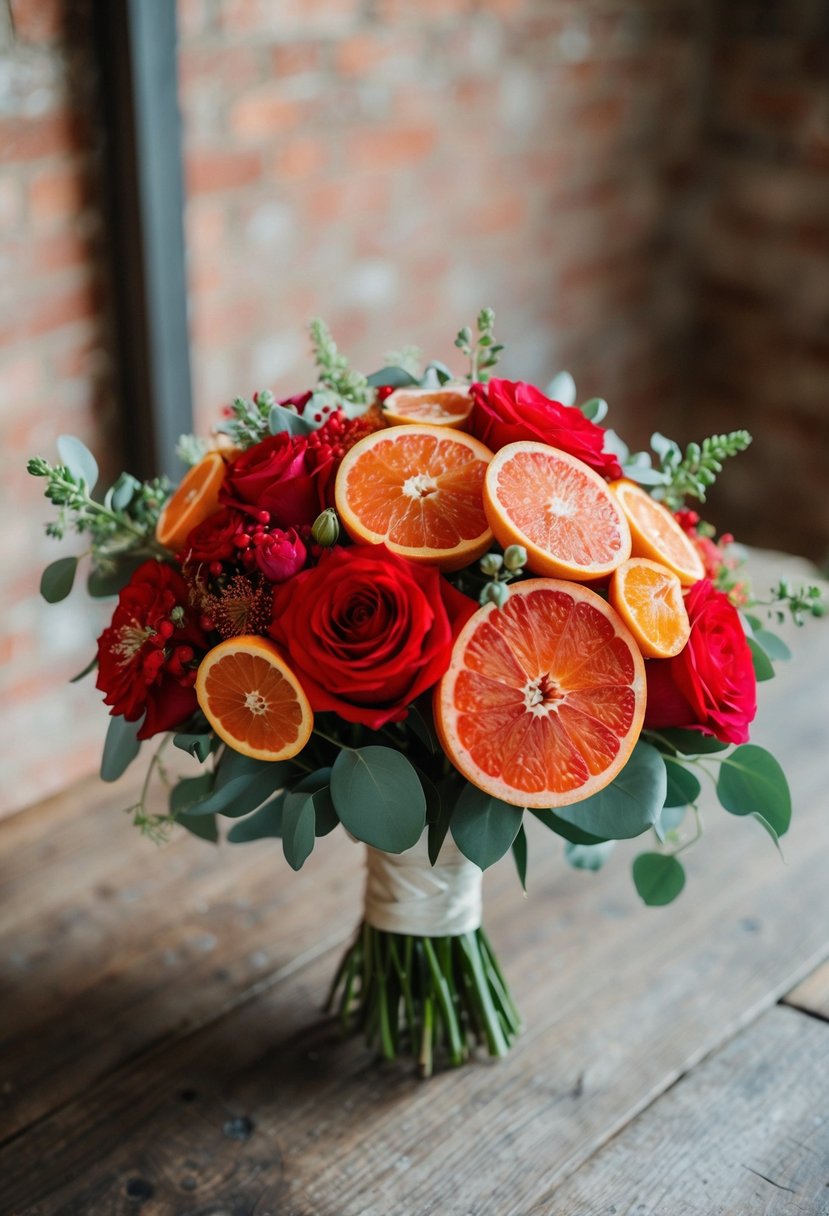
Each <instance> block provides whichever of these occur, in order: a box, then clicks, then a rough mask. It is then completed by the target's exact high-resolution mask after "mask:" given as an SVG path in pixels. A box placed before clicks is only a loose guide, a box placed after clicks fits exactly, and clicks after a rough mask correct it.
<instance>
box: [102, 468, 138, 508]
mask: <svg viewBox="0 0 829 1216" xmlns="http://www.w3.org/2000/svg"><path fill="white" fill-rule="evenodd" d="M140 488H141V482H140V481H137V480H136V478H135V477H133V476H132V474H131V473H122V474H121V476H120V477H119V478H118V480H117V481H116V482H115V484H114V485H113V487H112V489H111V490H110V491H109V493H108V494H107V496H106V502H107V505H108V506H110V507H112V509H113V511H123V510H124V509H125V508H126V507H128V506H129V505H130V503H131V502H132V500H133V497H134V495H135V491H136V490H139V489H140Z"/></svg>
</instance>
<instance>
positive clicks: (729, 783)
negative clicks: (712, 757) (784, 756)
mask: <svg viewBox="0 0 829 1216" xmlns="http://www.w3.org/2000/svg"><path fill="white" fill-rule="evenodd" d="M717 797H718V798H719V800H720V803H721V805H722V806H723V807H724V808H725V810H727V811H728V812H729V813H730V814H732V815H753V816H754V817H755V818H757V819H759V820H760V821H761V822H762V824H763V827H765V828H766V830H767V831H770V834H771V835H772V838H773V839H775V840H776V839H777V838H778V837H780V836H783V835H784V834H785V833H786V832H787V831H788V828H789V824H790V823H791V818H792V799H791V794H790V792H789V784H788V782H787V780H786V776H785V774H784V772H783V770H782V768H781V767H780V765H779V764H778V762H777V760H775V758H774V756H772V754H771V753H770V752H767V751H766V750H765V748H762V747H758V746H757V745H756V744H754V743H745V744H743V745H742V746H741V747H736V748H735V749H734V751H733V752H732V753H731V755H730V756H728V757H726V758H724V759H723V760H722V761H721V764H720V772H719V776H718V778H717Z"/></svg>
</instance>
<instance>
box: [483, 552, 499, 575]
mask: <svg viewBox="0 0 829 1216" xmlns="http://www.w3.org/2000/svg"><path fill="white" fill-rule="evenodd" d="M479 564H480V567H481V573H482V574H486V575H488V576H489V577H490V578H492V576H493V574H497V573H498V571H499V570H500V569H501V567H502V566H503V564H504V559H503V557H501V554H500V553H485V554H484V555H483V557H482V558H481V560H480V563H479Z"/></svg>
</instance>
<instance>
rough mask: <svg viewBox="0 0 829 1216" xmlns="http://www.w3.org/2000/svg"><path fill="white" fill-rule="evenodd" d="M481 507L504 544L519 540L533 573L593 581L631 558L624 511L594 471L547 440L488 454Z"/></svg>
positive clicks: (525, 441)
mask: <svg viewBox="0 0 829 1216" xmlns="http://www.w3.org/2000/svg"><path fill="white" fill-rule="evenodd" d="M484 506H485V508H486V514H487V519H488V520H489V523H490V527H491V528H492V531H493V532H494V533H495V536H496V538H497V539H498V540H499V541H500V542H501V544H502V545H503V546H504V548H506V547H507V546H508V545H523V546H524V548H525V549H526V550H527V555H528V560H527V565H528V566H529V568H530V570H532V571H533V573H535V574H549V575H552V576H553V577H556V578H572V579H577V580H578V579H583V580H588V581H589V580H593V579H598V578H602V577H604V576H605V575H606V574H610V572H611V570H614V569H615V568H616V567H617V566H619V565H621V563H622V562H623V561H625V560H626V559H627V558H628V557H629V556H630V529H629V528H628V525H627V520H626V519H625V516H624V512H623V511H622V508H621V507H620V506H619V503H618V502H617V501H616V499H615V497H614V495H613V493H612V492H611V490H610V489H609V488H608V485H607V482H606V481H604V479H603V478H602V477H600V476H599V474H598V473H595V472H594V471H593V469H590V468H588V467H587V465H586V464H584V463H583V462H582V461H581V460H577V459H576V457H575V456H570V455H568V454H567V453H566V452H561V451H559V450H558V448H551V447H548V446H547V445H546V444H544V443H534V442H531V441H529V440H522V441H521V442H519V443H509V444H507V445H506V447H503V448H501V450H500V451H499V452H498V454H497V455H496V456H495V457H493V459H492V461H491V463H490V465H489V468H488V469H487V473H486V479H485V482H484Z"/></svg>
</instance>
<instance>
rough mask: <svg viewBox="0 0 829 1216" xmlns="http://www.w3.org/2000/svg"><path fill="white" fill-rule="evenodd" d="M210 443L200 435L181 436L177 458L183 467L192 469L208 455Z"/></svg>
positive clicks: (177, 446) (177, 444)
mask: <svg viewBox="0 0 829 1216" xmlns="http://www.w3.org/2000/svg"><path fill="white" fill-rule="evenodd" d="M208 450H209V448H208V443H207V440H206V439H202V438H201V436H200V435H179V437H178V442H177V443H176V456H178V458H179V460H180V461H181V463H182V464H183V465H186V466H187V468H188V469H192V468H193V467H194V466H195V465H197V464H198V463H199V461H201V460H203V459H204V457H205V456H206V455H207V453H208Z"/></svg>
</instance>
